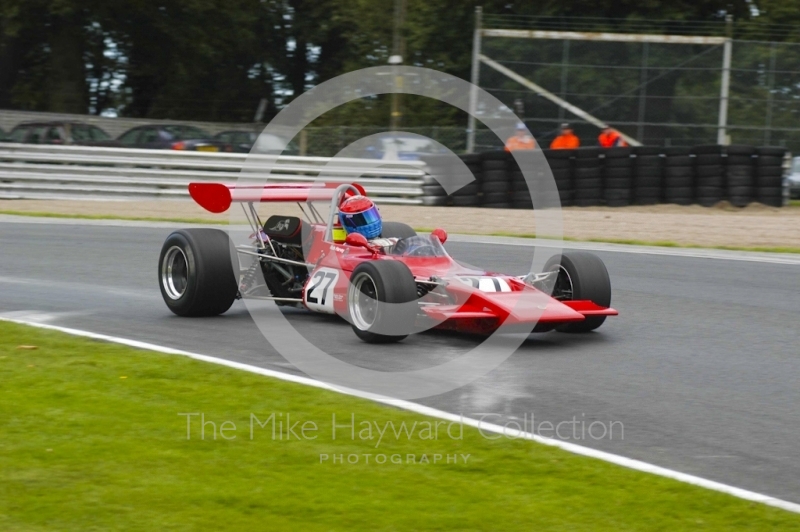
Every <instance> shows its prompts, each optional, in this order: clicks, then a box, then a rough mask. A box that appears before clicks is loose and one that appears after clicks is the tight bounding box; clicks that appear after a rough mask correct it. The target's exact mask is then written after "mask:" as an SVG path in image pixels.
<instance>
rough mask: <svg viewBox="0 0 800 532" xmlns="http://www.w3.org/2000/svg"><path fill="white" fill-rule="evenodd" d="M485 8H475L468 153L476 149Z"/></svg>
mask: <svg viewBox="0 0 800 532" xmlns="http://www.w3.org/2000/svg"><path fill="white" fill-rule="evenodd" d="M482 19H483V9H482V8H481V6H477V7H476V8H475V33H474V34H473V36H472V76H471V79H470V80H471V81H472V87H470V91H469V118H468V119H467V153H472V152H473V151H475V113H476V112H477V110H478V83H479V82H480V80H479V77H480V72H481V63H480V59H479V57H480V54H481V21H482Z"/></svg>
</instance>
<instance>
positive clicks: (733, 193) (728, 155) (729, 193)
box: [723, 144, 756, 207]
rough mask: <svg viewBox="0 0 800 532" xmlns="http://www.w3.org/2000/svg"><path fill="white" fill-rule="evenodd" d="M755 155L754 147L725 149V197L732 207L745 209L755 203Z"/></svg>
mask: <svg viewBox="0 0 800 532" xmlns="http://www.w3.org/2000/svg"><path fill="white" fill-rule="evenodd" d="M755 155H756V149H755V148H754V147H752V146H740V145H735V144H733V145H730V146H726V147H725V157H724V158H723V160H724V161H725V196H726V197H727V198H728V201H730V202H731V204H732V205H735V206H737V207H744V206H745V205H747V204H749V203H751V202H752V201H754V197H755V170H756V168H755Z"/></svg>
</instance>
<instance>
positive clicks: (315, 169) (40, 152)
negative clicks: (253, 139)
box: [0, 143, 426, 205]
mask: <svg viewBox="0 0 800 532" xmlns="http://www.w3.org/2000/svg"><path fill="white" fill-rule="evenodd" d="M243 175H244V176H246V177H248V178H250V179H259V180H262V179H263V180H265V181H269V182H281V181H287V182H298V181H314V180H317V179H324V180H325V181H328V182H338V183H350V182H353V181H357V182H358V183H360V184H362V185H363V186H364V188H365V189H366V191H367V193H368V194H369V195H370V196H372V197H374V198H375V200H376V201H377V202H379V203H387V204H406V205H419V204H421V203H422V200H421V196H422V180H423V178H424V176H425V175H426V166H425V163H423V162H422V161H383V160H374V159H342V158H327V157H297V156H280V157H277V156H270V155H255V154H253V155H248V154H244V153H205V152H190V151H172V150H139V149H126V148H96V147H83V146H41V145H33V144H8V143H0V199H95V200H96V199H116V200H119V199H158V198H162V199H163V198H166V199H176V198H184V197H187V198H188V195H189V193H188V190H187V185H188V184H189V183H190V182H193V181H194V182H203V181H206V182H223V183H233V182H236V181H237V180H238V179H240V178H241V177H242V176H243Z"/></svg>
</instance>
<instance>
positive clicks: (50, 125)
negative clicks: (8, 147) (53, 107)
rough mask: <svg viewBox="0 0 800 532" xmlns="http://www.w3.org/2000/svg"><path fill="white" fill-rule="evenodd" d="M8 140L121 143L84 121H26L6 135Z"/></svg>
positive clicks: (43, 142) (23, 141) (98, 144)
mask: <svg viewBox="0 0 800 532" xmlns="http://www.w3.org/2000/svg"><path fill="white" fill-rule="evenodd" d="M5 140H6V142H19V143H23V144H53V145H66V146H98V147H116V146H119V143H118V142H117V141H115V140H112V139H111V137H110V136H109V135H108V133H106V132H105V131H103V130H102V129H101V128H99V127H97V126H95V125H92V124H84V123H83V122H58V121H54V122H25V123H22V124H19V125H17V126H16V127H15V128H14V129H13V130H11V132H10V133H8V135H7V136H6V139H5Z"/></svg>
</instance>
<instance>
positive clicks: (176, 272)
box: [161, 246, 189, 300]
mask: <svg viewBox="0 0 800 532" xmlns="http://www.w3.org/2000/svg"><path fill="white" fill-rule="evenodd" d="M188 284H189V261H188V260H186V254H185V253H184V252H183V250H182V249H181V248H180V247H178V246H172V247H171V248H169V250H168V251H167V253H166V254H165V255H164V260H163V261H161V286H163V287H164V292H165V293H166V294H167V297H169V298H170V299H172V300H177V299H180V298H181V297H183V294H184V293H186V286H187V285H188Z"/></svg>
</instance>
